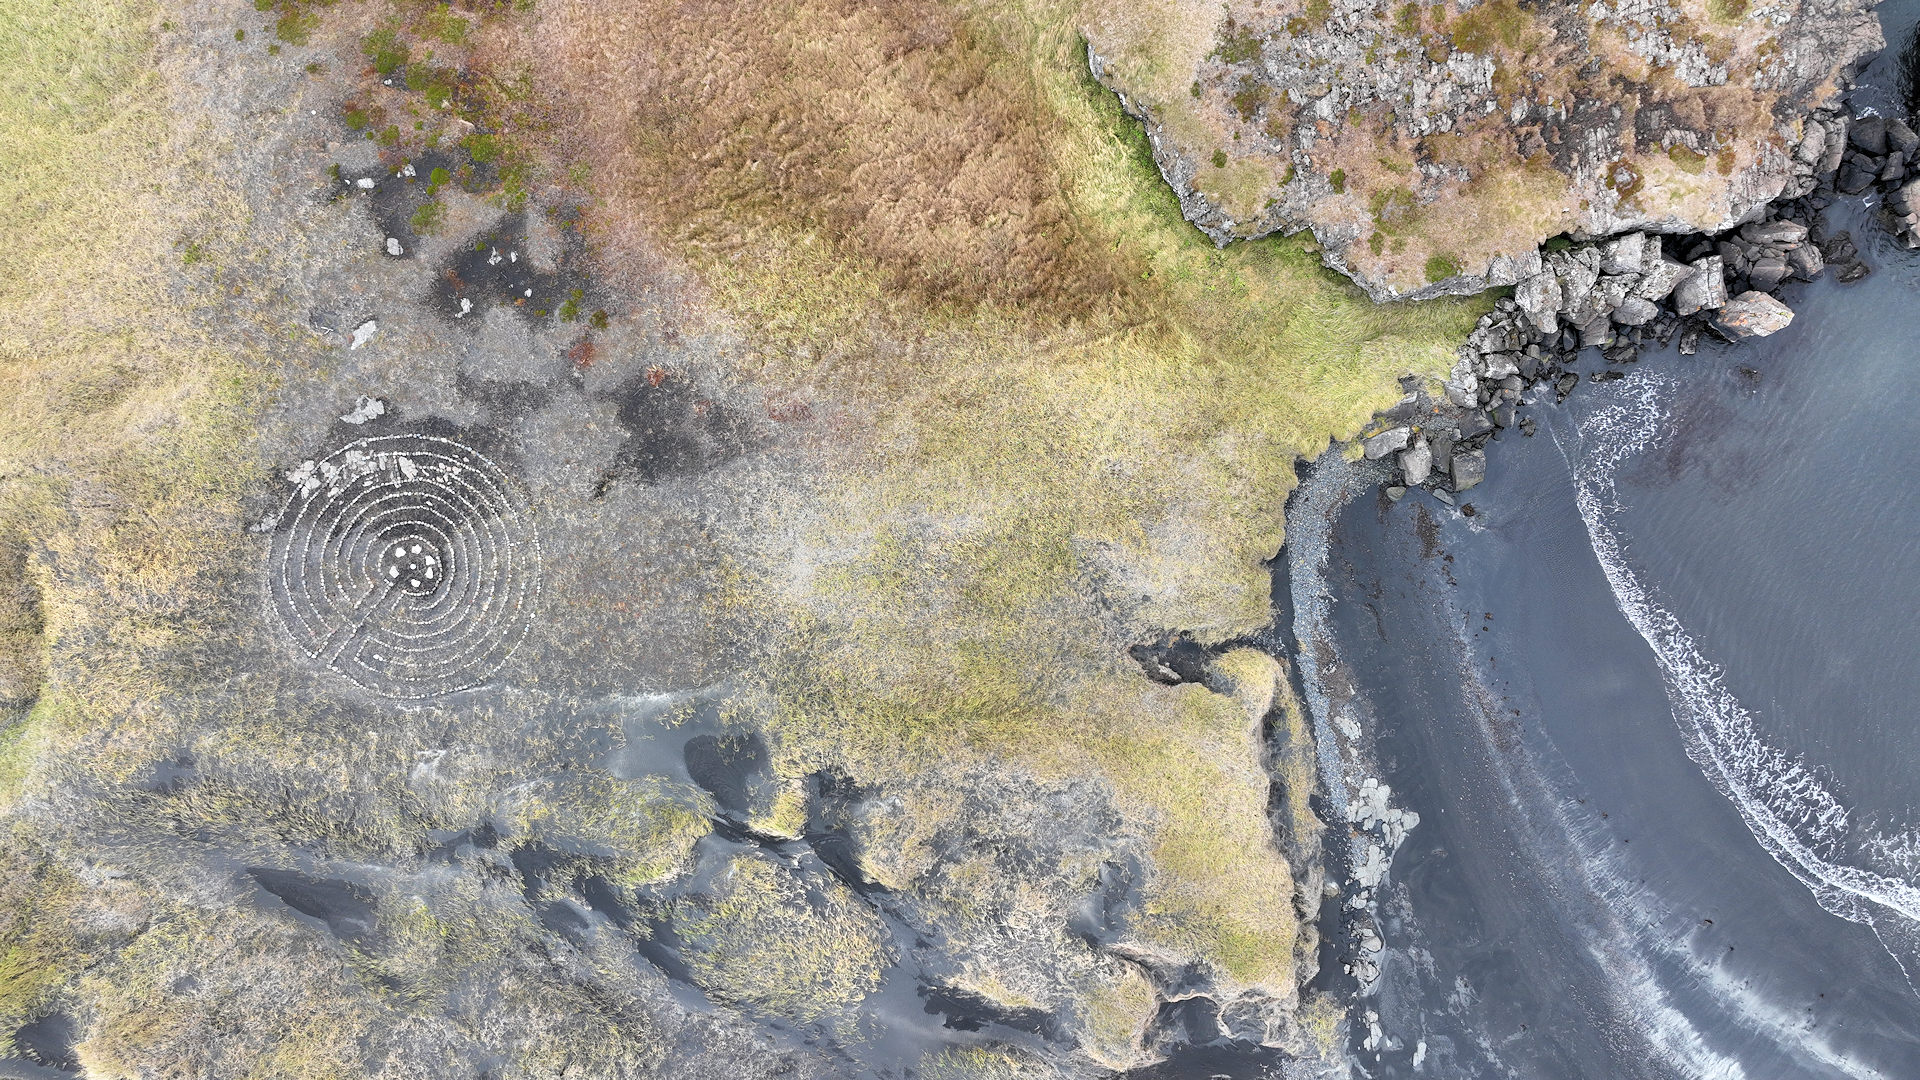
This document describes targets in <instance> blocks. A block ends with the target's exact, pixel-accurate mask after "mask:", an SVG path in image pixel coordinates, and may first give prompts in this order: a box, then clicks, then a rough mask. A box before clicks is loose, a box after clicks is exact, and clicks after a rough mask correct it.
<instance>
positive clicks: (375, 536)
mask: <svg viewBox="0 0 1920 1080" xmlns="http://www.w3.org/2000/svg"><path fill="white" fill-rule="evenodd" d="M287 479H288V480H289V481H291V482H292V483H293V484H294V485H295V491H294V494H293V497H292V498H291V499H289V500H288V502H287V506H286V509H285V510H283V511H282V512H281V514H280V517H279V520H278V522H277V524H276V525H275V527H274V535H273V548H272V554H271V556H270V561H269V565H268V573H267V591H268V592H269V593H270V594H271V595H272V597H273V605H274V608H275V610H276V611H278V612H279V615H280V620H281V622H282V623H283V624H284V625H285V626H286V628H287V632H288V633H289V634H291V635H292V637H293V641H294V644H295V645H297V646H299V647H300V649H301V651H303V652H305V653H306V654H307V655H308V656H311V657H313V658H314V659H315V660H318V661H320V662H322V663H324V664H326V665H327V667H329V668H331V669H332V670H334V671H336V672H339V673H340V674H341V675H344V676H346V677H347V678H349V679H351V680H353V681H354V682H356V683H358V684H360V685H361V686H363V687H366V688H367V689H368V690H371V691H373V692H374V693H377V694H382V695H385V696H387V697H393V698H424V697H432V696H434V695H436V694H448V693H453V692H454V691H457V690H466V689H470V688H472V687H475V686H478V685H480V684H482V683H484V682H486V681H487V680H488V679H489V678H491V677H492V675H493V674H494V672H496V671H498V670H499V669H500V666H501V665H502V664H504V663H505V662H506V660H507V658H508V657H509V656H511V655H512V654H513V651H514V649H515V648H516V647H518V646H519V644H520V642H521V641H522V640H523V639H524V638H525V637H526V635H527V628H528V623H529V621H530V619H531V617H532V608H533V601H534V598H535V595H536V594H537V593H538V591H539V588H540V547H539V538H538V536H537V535H536V534H535V532H534V526H533V518H532V506H531V504H530V503H529V502H528V500H527V498H526V496H525V494H524V493H523V492H522V491H521V489H520V488H519V487H518V486H516V485H515V484H513V483H512V482H511V481H509V480H508V478H507V475H506V473H504V472H502V471H501V469H500V467H499V466H498V465H496V464H494V463H493V462H492V461H491V460H489V459H488V458H486V457H485V456H484V455H482V454H480V453H479V452H478V451H476V450H473V449H472V448H470V447H467V446H463V445H461V444H460V443H457V442H453V441H451V440H449V439H442V438H435V437H432V436H427V435H388V436H382V437H379V438H371V439H360V440H358V441H356V442H352V443H349V444H347V445H346V446H343V447H341V448H340V449H338V450H336V451H334V452H333V453H332V454H330V455H328V456H327V457H325V458H323V459H321V460H319V461H310V462H307V463H306V464H304V465H302V466H301V467H300V468H298V469H296V470H294V471H293V472H291V473H288V474H287Z"/></svg>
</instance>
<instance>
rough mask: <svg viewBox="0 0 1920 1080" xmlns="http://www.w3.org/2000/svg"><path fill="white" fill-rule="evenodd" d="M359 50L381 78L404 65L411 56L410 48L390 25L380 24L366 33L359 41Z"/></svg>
mask: <svg viewBox="0 0 1920 1080" xmlns="http://www.w3.org/2000/svg"><path fill="white" fill-rule="evenodd" d="M360 51H361V52H362V53H363V54H365V55H366V58H367V60H368V61H369V62H371V63H372V64H373V68H374V70H375V71H377V72H379V73H380V76H381V77H382V78H385V77H387V76H389V75H392V74H393V73H394V72H396V71H399V70H400V69H401V68H403V67H405V66H406V65H407V60H408V59H409V58H410V57H411V56H412V50H411V49H410V48H409V47H408V46H407V43H406V42H405V41H403V40H401V38H400V33H399V31H397V30H395V29H394V28H393V27H391V26H382V27H380V28H379V29H377V30H375V31H373V32H372V33H370V34H368V35H367V36H366V37H365V38H364V39H363V40H362V41H361V42H360Z"/></svg>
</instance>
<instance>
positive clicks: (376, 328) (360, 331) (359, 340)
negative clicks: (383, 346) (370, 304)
mask: <svg viewBox="0 0 1920 1080" xmlns="http://www.w3.org/2000/svg"><path fill="white" fill-rule="evenodd" d="M379 332H380V324H379V323H377V322H375V321H373V320H372V319H368V320H367V321H366V322H363V323H361V324H360V325H359V326H356V327H354V328H353V341H352V342H351V343H349V344H348V345H347V348H348V349H349V350H352V349H357V348H359V347H360V346H362V345H365V344H366V343H367V342H369V341H372V340H373V335H375V334H377V333H379Z"/></svg>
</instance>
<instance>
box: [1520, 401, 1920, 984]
mask: <svg viewBox="0 0 1920 1080" xmlns="http://www.w3.org/2000/svg"><path fill="white" fill-rule="evenodd" d="M1674 385H1675V384H1674V383H1673V381H1672V380H1671V379H1669V378H1666V377H1663V376H1659V375H1653V374H1642V375H1641V376H1640V377H1638V378H1635V379H1632V380H1627V381H1622V382H1619V383H1615V384H1614V386H1613V387H1612V388H1609V390H1608V391H1607V392H1606V393H1607V395H1608V396H1607V397H1605V398H1603V399H1602V404H1601V405H1600V406H1599V407H1598V408H1596V409H1594V410H1593V411H1592V412H1591V413H1589V414H1588V415H1587V416H1586V417H1584V418H1583V419H1581V420H1580V421H1579V422H1578V423H1577V427H1576V434H1575V437H1574V439H1575V445H1573V446H1568V445H1566V442H1565V440H1562V439H1561V438H1560V436H1559V433H1558V432H1556V433H1555V437H1556V440H1557V441H1559V442H1560V448H1561V450H1562V452H1563V453H1564V454H1566V456H1567V458H1568V461H1569V463H1570V465H1571V466H1572V472H1573V478H1574V485H1575V499H1576V503H1577V505H1578V509H1579V512H1580V517H1581V520H1582V521H1583V522H1585V524H1586V528H1587V535H1588V538H1589V540H1590V541H1591V543H1592V545H1593V551H1594V555H1595V556H1596V557H1597V559H1598V560H1599V564H1600V567H1601V570H1602V571H1603V572H1604V573H1605V575H1606V577H1607V581H1608V583H1609V584H1610V585H1611V586H1612V589H1613V595H1614V600H1615V602H1616V603H1617V604H1618V606H1619V608H1620V611H1621V613H1622V614H1623V615H1625V616H1626V618H1627V621H1628V622H1629V623H1631V624H1632V626H1633V627H1634V629H1635V630H1637V631H1638V632H1639V634H1640V636H1641V637H1642V638H1644V639H1645V640H1646V642H1647V644H1648V646H1649V647H1650V648H1651V649H1652V650H1653V654H1654V657H1655V659H1656V661H1657V663H1658V664H1659V667H1660V672H1661V676H1662V679H1663V681H1664V683H1665V686H1666V692H1667V698H1668V701H1669V702H1670V704H1671V706H1672V709H1673V715H1674V719H1675V721H1676V722H1677V723H1678V724H1679V726H1680V730H1681V734H1682V736H1683V739H1684V741H1685V744H1686V747H1687V754H1688V756H1689V757H1690V758H1692V759H1693V761H1694V762H1695V763H1696V764H1697V765H1699V766H1700V767H1701V769H1702V770H1703V771H1704V772H1705V774H1706V776H1707V778H1708V779H1709V780H1710V781H1711V782H1712V783H1713V784H1714V786H1715V787H1716V788H1718V789H1719V790H1720V791H1721V792H1722V793H1723V794H1724V795H1726V796H1727V798H1728V799H1730V800H1731V801H1732V802H1733V804H1734V806H1735V807H1736V808H1737V809H1738V810H1739V812H1740V816H1741V818H1742V819H1743V820H1744V821H1745V822H1746V825H1747V828H1748V829H1749V830H1750V831H1751V832H1752V833H1753V835H1754V837H1755V838H1756V839H1757V840H1759V842H1760V844H1761V846H1762V847H1763V848H1764V849H1765V850H1766V851H1767V853H1768V854H1769V855H1771V856H1772V857H1773V858H1774V859H1775V860H1776V861H1778V862H1779V863H1780V864H1781V865H1782V866H1784V867H1786V868H1787V869H1788V870H1789V871H1790V872H1792V873H1793V875H1794V876H1795V877H1797V878H1798V879H1800V881H1801V882H1803V883H1804V884H1805V885H1806V886H1807V887H1808V888H1809V889H1810V890H1812V892H1813V895H1814V897H1815V898H1816V899H1817V900H1818V901H1819V903H1820V905H1821V907H1823V908H1825V909H1826V910H1828V911H1830V912H1832V913H1833V914H1835V915H1838V916H1840V917H1842V918H1846V919H1851V920H1853V921H1855V922H1860V923H1865V924H1867V925H1869V926H1871V927H1873V929H1874V931H1875V932H1876V933H1877V934H1878V935H1879V938H1880V940H1881V941H1882V942H1883V943H1884V944H1885V945H1886V947H1887V949H1888V951H1889V952H1891V953H1892V954H1893V956H1894V959H1895V960H1896V961H1898V962H1899V964H1900V965H1901V968H1902V970H1903V971H1904V972H1905V974H1906V976H1907V980H1908V982H1909V984H1912V983H1913V982H1914V979H1915V978H1916V976H1920V885H1917V884H1916V879H1915V878H1914V877H1894V876H1888V875H1886V874H1881V873H1876V872H1874V871H1873V870H1870V869H1867V868H1865V867H1863V866H1861V865H1857V864H1856V863H1854V862H1849V861H1846V860H1847V859H1848V858H1850V857H1854V858H1859V859H1860V861H1866V857H1870V856H1869V854H1868V853H1870V852H1873V851H1885V850H1888V849H1889V848H1900V847H1906V846H1910V845H1911V844H1912V841H1911V840H1910V839H1904V838H1894V837H1886V836H1881V835H1876V834H1872V833H1871V832H1870V831H1869V830H1866V829H1864V828H1859V827H1856V826H1855V824H1854V823H1853V821H1852V820H1851V818H1850V815H1849V814H1848V812H1847V809H1846V807H1845V806H1844V805H1842V804H1841V802H1840V801H1839V800H1838V799H1837V798H1835V796H1834V795H1833V793H1832V792H1831V791H1830V790H1829V789H1828V787H1827V786H1826V785H1825V784H1824V783H1823V782H1822V781H1821V779H1820V777H1819V776H1818V775H1817V774H1816V772H1815V770H1813V769H1811V768H1809V767H1808V766H1807V764H1806V763H1805V762H1803V761H1800V760H1798V759H1796V758H1794V757H1792V756H1790V755H1788V754H1785V753H1783V752H1781V751H1780V750H1779V749H1777V748H1775V747H1773V746H1770V745H1768V744H1767V742H1766V741H1765V739H1764V738H1763V737H1762V736H1761V734H1760V732H1759V730H1758V728H1757V727H1756V725H1755V724H1754V721H1753V717H1752V715H1751V714H1750V713H1749V712H1748V711H1747V709H1746V708H1745V707H1744V706H1743V705H1742V704H1741V703H1740V702H1739V700H1738V699H1736V698H1735V697H1734V696H1733V694H1732V693H1731V692H1729V691H1728V690H1727V688H1726V684H1725V680H1724V678H1723V673H1722V669H1721V668H1720V667H1719V665H1717V664H1715V663H1713V662H1712V661H1710V660H1708V659H1707V658H1706V656H1705V655H1704V654H1703V653H1702V651H1701V649H1700V648H1699V646H1698V644H1697V643H1696V642H1695V641H1694V639H1693V637H1692V636H1691V635H1689V634H1688V633H1687V631H1686V629H1685V628H1684V627H1683V626H1682V625H1681V624H1680V621H1679V619H1678V618H1676V617H1675V616H1674V614H1673V613H1672V612H1671V611H1670V610H1668V609H1667V608H1666V607H1665V606H1664V605H1663V604H1662V603H1661V602H1660V600H1659V598H1658V596H1657V594H1656V592H1655V590H1654V589H1653V588H1652V587H1651V586H1650V585H1649V584H1648V583H1646V582H1645V581H1644V580H1642V578H1641V577H1640V576H1639V575H1638V574H1636V573H1635V572H1634V570H1633V569H1632V568H1631V565H1630V561H1629V559H1628V550H1627V548H1628V545H1627V544H1626V543H1625V542H1624V541H1623V540H1622V538H1621V537H1620V535H1619V534H1618V533H1617V532H1616V530H1615V529H1614V527H1613V525H1614V522H1615V519H1616V518H1617V517H1618V515H1619V513H1620V511H1621V510H1622V509H1623V508H1624V503H1623V502H1622V499H1621V495H1620V492H1619V490H1618V488H1617V486H1616V484H1615V477H1616V476H1617V475H1618V473H1619V470H1620V469H1621V467H1622V466H1623V465H1625V464H1627V463H1628V462H1631V461H1633V460H1635V459H1636V458H1639V457H1640V456H1642V455H1644V454H1646V453H1648V452H1649V451H1652V450H1654V449H1657V448H1658V447H1659V446H1660V444H1661V442H1662V440H1663V438H1664V435H1665V432H1666V431H1667V430H1668V429H1669V426H1670V425H1668V424H1667V423H1666V420H1667V409H1666V403H1667V402H1668V401H1669V400H1670V398H1671V397H1672V394H1673V392H1674Z"/></svg>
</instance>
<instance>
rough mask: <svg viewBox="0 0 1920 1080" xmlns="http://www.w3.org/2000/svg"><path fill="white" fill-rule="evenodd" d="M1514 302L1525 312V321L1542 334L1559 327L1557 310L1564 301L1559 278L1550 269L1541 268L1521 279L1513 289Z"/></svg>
mask: <svg viewBox="0 0 1920 1080" xmlns="http://www.w3.org/2000/svg"><path fill="white" fill-rule="evenodd" d="M1513 299H1514V302H1515V303H1517V304H1519V305H1520V310H1521V311H1523V312H1525V313H1526V316H1527V321H1528V322H1531V323H1532V324H1533V325H1534V329H1536V330H1539V331H1540V332H1541V333H1543V334H1551V333H1553V332H1554V331H1555V330H1558V329H1559V328H1560V319H1559V312H1560V308H1561V306H1562V305H1563V304H1564V303H1565V301H1564V299H1563V294H1562V293H1561V291H1560V279H1559V278H1557V277H1555V276H1554V275H1553V272H1552V271H1548V270H1543V271H1541V272H1540V273H1538V274H1535V275H1533V276H1532V277H1529V278H1524V279H1522V280H1521V282H1520V284H1519V286H1518V287H1517V288H1515V289H1514V291H1513Z"/></svg>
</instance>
